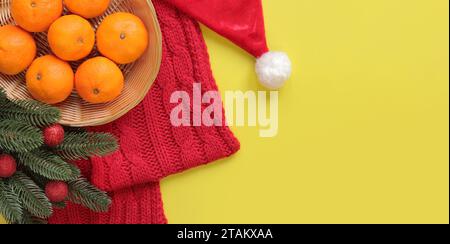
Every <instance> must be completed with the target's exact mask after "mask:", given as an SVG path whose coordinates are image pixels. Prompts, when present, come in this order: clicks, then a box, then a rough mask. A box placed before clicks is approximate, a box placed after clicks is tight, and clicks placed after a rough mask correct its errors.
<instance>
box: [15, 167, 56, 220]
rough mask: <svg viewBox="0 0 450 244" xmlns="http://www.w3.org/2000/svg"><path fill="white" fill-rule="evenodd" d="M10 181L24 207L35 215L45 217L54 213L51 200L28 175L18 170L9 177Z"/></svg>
mask: <svg viewBox="0 0 450 244" xmlns="http://www.w3.org/2000/svg"><path fill="white" fill-rule="evenodd" d="M9 182H10V185H11V187H12V190H13V192H14V193H16V194H17V195H18V196H19V199H20V201H21V202H22V204H23V206H24V208H25V209H26V210H28V211H29V212H30V213H31V214H32V215H33V216H36V217H39V218H43V219H45V218H48V217H50V216H51V215H52V213H53V210H52V204H51V203H50V200H48V198H47V196H45V193H44V192H43V190H42V189H41V188H39V186H37V185H36V184H35V183H34V181H33V180H31V179H30V178H29V177H28V176H26V175H25V174H24V173H22V172H19V171H18V172H16V174H15V175H14V176H13V177H11V178H10V179H9Z"/></svg>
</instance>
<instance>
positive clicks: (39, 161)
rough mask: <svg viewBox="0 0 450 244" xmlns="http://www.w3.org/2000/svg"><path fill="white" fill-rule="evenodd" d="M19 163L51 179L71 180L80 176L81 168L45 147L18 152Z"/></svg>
mask: <svg viewBox="0 0 450 244" xmlns="http://www.w3.org/2000/svg"><path fill="white" fill-rule="evenodd" d="M17 159H18V160H19V163H20V164H22V165H24V166H26V167H27V168H29V169H30V170H31V171H32V172H34V173H36V174H39V175H41V176H44V177H45V178H47V179H50V180H60V181H69V180H75V179H78V177H80V175H81V173H80V170H79V169H78V168H77V167H76V166H75V165H73V164H70V163H67V162H65V161H64V160H62V159H61V158H60V157H58V156H57V155H54V154H52V153H50V152H48V151H45V150H43V149H37V150H34V151H32V152H26V153H18V154H17Z"/></svg>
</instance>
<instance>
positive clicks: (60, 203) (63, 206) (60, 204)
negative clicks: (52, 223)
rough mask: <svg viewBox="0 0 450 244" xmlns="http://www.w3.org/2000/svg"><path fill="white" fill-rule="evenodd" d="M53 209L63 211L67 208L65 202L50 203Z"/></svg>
mask: <svg viewBox="0 0 450 244" xmlns="http://www.w3.org/2000/svg"><path fill="white" fill-rule="evenodd" d="M52 205H53V208H59V209H65V208H66V207H67V204H66V202H52Z"/></svg>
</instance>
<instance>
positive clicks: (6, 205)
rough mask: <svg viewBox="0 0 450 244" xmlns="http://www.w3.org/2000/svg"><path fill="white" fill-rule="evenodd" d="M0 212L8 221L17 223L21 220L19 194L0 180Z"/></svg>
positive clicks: (21, 212)
mask: <svg viewBox="0 0 450 244" xmlns="http://www.w3.org/2000/svg"><path fill="white" fill-rule="evenodd" d="M0 214H2V215H3V216H4V217H5V218H6V220H7V221H8V222H9V223H19V222H20V221H22V215H23V211H22V206H21V204H20V201H19V196H18V195H17V194H15V193H14V192H13V191H12V189H11V187H10V186H9V185H7V184H6V183H5V182H3V181H0Z"/></svg>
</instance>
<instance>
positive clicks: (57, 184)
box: [45, 181, 69, 202]
mask: <svg viewBox="0 0 450 244" xmlns="http://www.w3.org/2000/svg"><path fill="white" fill-rule="evenodd" d="M45 195H47V197H48V199H49V200H50V201H51V202H62V201H64V200H66V198H67V196H68V195H69V186H67V183H66V182H63V181H52V182H49V183H47V185H46V186H45Z"/></svg>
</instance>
